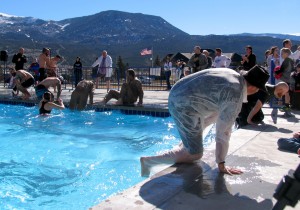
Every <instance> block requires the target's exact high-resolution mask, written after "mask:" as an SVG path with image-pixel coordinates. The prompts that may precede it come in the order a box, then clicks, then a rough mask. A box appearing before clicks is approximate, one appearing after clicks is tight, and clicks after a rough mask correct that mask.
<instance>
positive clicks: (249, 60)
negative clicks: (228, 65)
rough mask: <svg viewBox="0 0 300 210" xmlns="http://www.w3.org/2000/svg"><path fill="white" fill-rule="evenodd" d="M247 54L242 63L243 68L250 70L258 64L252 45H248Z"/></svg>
mask: <svg viewBox="0 0 300 210" xmlns="http://www.w3.org/2000/svg"><path fill="white" fill-rule="evenodd" d="M245 50H246V54H245V55H243V56H242V62H241V63H242V65H243V69H244V70H246V71H248V70H249V69H251V68H252V67H253V66H255V65H256V55H255V54H253V51H252V47H251V46H250V45H247V46H246V47H245Z"/></svg>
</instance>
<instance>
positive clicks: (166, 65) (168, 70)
mask: <svg viewBox="0 0 300 210" xmlns="http://www.w3.org/2000/svg"><path fill="white" fill-rule="evenodd" d="M171 73H172V62H171V61H170V58H169V57H167V58H166V61H165V63H164V74H165V77H166V83H167V89H166V90H171V83H170V77H171Z"/></svg>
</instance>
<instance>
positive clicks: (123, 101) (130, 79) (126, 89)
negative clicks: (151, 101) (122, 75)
mask: <svg viewBox="0 0 300 210" xmlns="http://www.w3.org/2000/svg"><path fill="white" fill-rule="evenodd" d="M126 77H127V78H126V79H127V81H126V83H124V84H123V85H122V87H121V91H120V92H118V91H116V90H110V91H109V92H108V94H106V96H105V97H104V99H103V101H102V103H103V104H106V103H107V102H108V101H110V100H111V99H112V98H114V99H116V100H117V102H116V103H115V104H116V105H133V104H134V103H135V102H136V101H137V99H139V101H138V106H142V105H143V97H144V91H143V88H142V83H141V82H140V81H139V80H138V79H137V78H136V77H135V72H134V70H133V69H128V70H127V71H126Z"/></svg>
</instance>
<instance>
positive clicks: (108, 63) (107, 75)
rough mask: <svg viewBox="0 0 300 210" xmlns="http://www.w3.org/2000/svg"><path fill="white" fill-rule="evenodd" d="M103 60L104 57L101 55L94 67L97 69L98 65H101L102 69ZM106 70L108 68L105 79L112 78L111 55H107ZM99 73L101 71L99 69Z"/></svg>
mask: <svg viewBox="0 0 300 210" xmlns="http://www.w3.org/2000/svg"><path fill="white" fill-rule="evenodd" d="M102 59H103V56H102V55H101V56H100V57H99V58H98V59H97V60H96V61H95V62H94V63H93V65H92V67H95V66H97V65H99V68H100V65H101V63H102ZM105 68H106V74H105V77H111V74H112V59H111V57H110V56H109V55H106V59H105ZM98 71H99V69H98Z"/></svg>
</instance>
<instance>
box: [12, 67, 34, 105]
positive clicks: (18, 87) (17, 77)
mask: <svg viewBox="0 0 300 210" xmlns="http://www.w3.org/2000/svg"><path fill="white" fill-rule="evenodd" d="M10 73H11V75H12V76H13V77H14V83H15V85H13V86H14V88H13V96H15V95H17V92H18V91H21V93H23V97H22V99H29V98H30V96H31V95H30V93H29V92H28V90H27V88H29V87H30V86H32V85H34V78H33V76H32V75H31V74H30V73H29V72H27V71H25V70H18V71H16V70H14V69H13V70H11V72H10Z"/></svg>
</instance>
